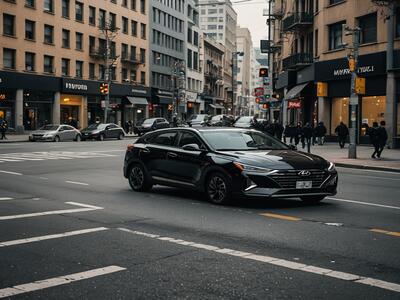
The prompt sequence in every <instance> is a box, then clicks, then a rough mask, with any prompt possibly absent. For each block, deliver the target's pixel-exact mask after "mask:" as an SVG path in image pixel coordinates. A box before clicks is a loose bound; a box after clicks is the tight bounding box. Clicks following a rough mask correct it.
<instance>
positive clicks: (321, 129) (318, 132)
mask: <svg viewBox="0 0 400 300" xmlns="http://www.w3.org/2000/svg"><path fill="white" fill-rule="evenodd" d="M325 135H326V127H325V125H324V122H319V123H318V125H317V127H316V128H315V136H316V137H317V140H318V145H320V146H322V145H323V144H324V143H325Z"/></svg>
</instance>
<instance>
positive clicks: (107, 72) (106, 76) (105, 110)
mask: <svg viewBox="0 0 400 300" xmlns="http://www.w3.org/2000/svg"><path fill="white" fill-rule="evenodd" d="M105 30H106V34H105V36H106V57H105V64H106V70H105V71H106V72H105V73H106V74H105V80H106V83H107V85H108V93H107V94H105V97H104V123H107V114H108V106H109V104H110V66H109V63H108V59H109V57H110V40H109V38H108V32H107V30H108V28H106V29H105Z"/></svg>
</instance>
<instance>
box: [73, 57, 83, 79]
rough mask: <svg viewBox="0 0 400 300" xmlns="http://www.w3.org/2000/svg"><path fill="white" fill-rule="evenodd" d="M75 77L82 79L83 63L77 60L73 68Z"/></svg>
mask: <svg viewBox="0 0 400 300" xmlns="http://www.w3.org/2000/svg"><path fill="white" fill-rule="evenodd" d="M75 73H76V74H75V76H76V77H78V78H82V77H83V61H80V60H77V61H76V68H75Z"/></svg>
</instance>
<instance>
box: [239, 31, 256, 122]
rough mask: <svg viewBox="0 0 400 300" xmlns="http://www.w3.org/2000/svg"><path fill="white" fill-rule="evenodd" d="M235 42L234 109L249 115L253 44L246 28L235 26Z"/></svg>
mask: <svg viewBox="0 0 400 300" xmlns="http://www.w3.org/2000/svg"><path fill="white" fill-rule="evenodd" d="M236 44H237V88H236V94H237V97H236V105H235V108H236V111H237V113H238V115H249V108H250V95H251V90H250V80H251V51H252V48H253V44H252V41H251V34H250V31H249V29H248V28H242V27H240V26H238V27H236Z"/></svg>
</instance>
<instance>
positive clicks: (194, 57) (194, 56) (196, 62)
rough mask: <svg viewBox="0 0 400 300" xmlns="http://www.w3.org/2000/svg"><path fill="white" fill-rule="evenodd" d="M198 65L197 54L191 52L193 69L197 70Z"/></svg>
mask: <svg viewBox="0 0 400 300" xmlns="http://www.w3.org/2000/svg"><path fill="white" fill-rule="evenodd" d="M198 68H199V63H198V53H197V52H193V69H195V70H198Z"/></svg>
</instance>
